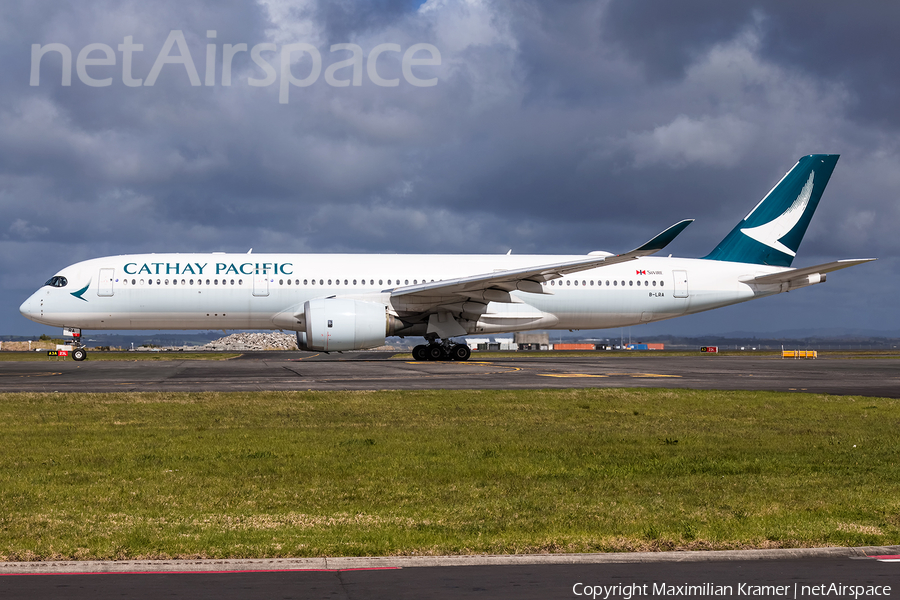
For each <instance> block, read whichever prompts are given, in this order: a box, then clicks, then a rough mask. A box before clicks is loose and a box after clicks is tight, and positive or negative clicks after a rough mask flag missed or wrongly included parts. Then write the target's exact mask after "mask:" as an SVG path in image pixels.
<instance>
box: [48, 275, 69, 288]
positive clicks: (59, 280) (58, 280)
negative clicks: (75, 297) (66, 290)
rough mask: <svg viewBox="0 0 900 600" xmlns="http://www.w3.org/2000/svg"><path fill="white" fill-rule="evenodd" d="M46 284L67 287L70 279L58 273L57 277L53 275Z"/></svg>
mask: <svg viewBox="0 0 900 600" xmlns="http://www.w3.org/2000/svg"><path fill="white" fill-rule="evenodd" d="M44 285H49V286H52V287H66V286H67V285H69V280H68V279H66V278H65V277H63V276H61V275H56V276H55V277H51V278H50V280H49V281H47V283H45V284H44Z"/></svg>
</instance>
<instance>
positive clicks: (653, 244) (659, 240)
mask: <svg viewBox="0 0 900 600" xmlns="http://www.w3.org/2000/svg"><path fill="white" fill-rule="evenodd" d="M693 222H694V220H693V219H685V220H684V221H679V222H678V223H675V224H674V225H672V226H671V227H669V228H668V229H666V230H665V231H663V232H662V233H660V234H659V235H657V236H656V237H654V238H653V239H652V240H650V241H649V242H647V243H646V244H644V245H643V246H641V247H640V248H635V249H634V250H632V251H631V252H626V253H625V254H620V255H619V256H634V257H638V256H646V255H648V254H654V253H655V252H659V251H660V250H662V249H663V248H665V247H666V246H668V245H669V243H670V242H671V241H672V240H674V239H675V237H676V236H677V235H678V234H679V233H681V232H682V231H684V228H685V227H687V226H688V225H690V224H691V223H693Z"/></svg>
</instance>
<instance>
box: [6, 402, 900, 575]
mask: <svg viewBox="0 0 900 600" xmlns="http://www.w3.org/2000/svg"><path fill="white" fill-rule="evenodd" d="M897 431H900V401H898V400H891V399H878V398H859V397H832V396H822V395H809V394H786V393H770V392H758V393H757V392H708V391H691V390H664V389H640V390H637V389H596V390H594V389H586V390H547V391H419V392H416V391H412V392H285V393H277V392H271V393H197V394H189V393H183V394H179V393H167V394H162V393H159V394H153V393H148V394H135V393H122V394H5V395H0V432H2V433H0V440H2V444H0V559H5V560H39V559H62V558H77V559H88V558H101V559H126V558H149V557H160V558H163V557H264V556H266V557H273V556H323V555H327V556H336V555H345V556H346V555H391V554H458V553H524V552H594V551H625V550H661V549H675V548H685V549H688V548H693V549H725V548H747V547H788V546H790V547H801V546H826V545H882V544H897V543H900V445H898V443H897Z"/></svg>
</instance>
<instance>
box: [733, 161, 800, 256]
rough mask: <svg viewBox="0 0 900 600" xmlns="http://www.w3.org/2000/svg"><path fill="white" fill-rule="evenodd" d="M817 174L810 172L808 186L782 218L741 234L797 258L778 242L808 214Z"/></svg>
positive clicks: (779, 217) (794, 253)
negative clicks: (807, 206)
mask: <svg viewBox="0 0 900 600" xmlns="http://www.w3.org/2000/svg"><path fill="white" fill-rule="evenodd" d="M815 174H816V172H815V171H810V173H809V179H807V180H806V185H804V186H803V189H802V190H800V195H799V196H797V199H796V200H794V202H793V204H791V205H790V206H789V207H788V208H787V210H786V211H784V212H783V213H781V215H780V216H778V217H776V218H775V219H773V220H771V221H769V222H768V223H764V224H762V225H759V226H757V227H749V228H747V229H741V233H743V234H744V235H746V236H748V237H751V238H753V239H754V240H756V241H757V242H759V243H761V244H765V245H766V246H768V247H770V248H774V249H775V250H778V251H779V252H784V253H785V254H788V255H790V256H796V255H797V253H796V252H794V251H793V250H791V249H790V248H788V247H787V246H785V245H784V244H782V243H781V242H779V241H778V240H780V239H781V238H783V237H784V236H786V235H787V234H788V233H790V231H791V229H793V228H794V227H795V226H796V225H797V223H799V222H800V218H801V217H802V216H803V213H804V212H806V205H807V204H809V199H810V197H811V196H812V191H813V177H814V176H815Z"/></svg>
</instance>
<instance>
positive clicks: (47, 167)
mask: <svg viewBox="0 0 900 600" xmlns="http://www.w3.org/2000/svg"><path fill="white" fill-rule="evenodd" d="M896 12H897V9H896V8H894V7H893V6H892V5H889V4H887V3H877V4H875V3H863V4H858V3H857V4H853V5H852V6H851V5H846V6H844V5H834V6H832V5H829V7H828V9H827V10H825V9H823V8H821V4H820V3H815V2H797V3H779V2H774V1H772V2H755V3H749V4H748V3H710V2H695V1H692V0H688V1H686V2H679V3H670V2H647V1H644V0H637V1H628V2H626V1H619V0H615V1H612V2H564V3H560V2H554V3H548V2H525V1H523V2H515V3H500V2H490V1H480V0H468V1H458V2H453V1H449V0H447V1H444V0H430V1H429V2H426V3H424V4H423V3H420V2H411V1H406V0H396V1H392V0H377V1H373V2H344V1H341V2H317V1H315V0H307V1H292V0H266V1H260V2H238V1H234V2H227V3H223V2H218V1H216V2H213V1H210V2H192V3H183V2H157V3H153V4H152V5H148V4H147V3H140V2H124V3H123V2H111V1H109V2H107V1H102V0H91V1H88V2H82V3H77V4H72V3H61V2H55V1H45V2H40V1H38V2H29V3H7V4H4V5H2V6H0V33H2V36H0V59H2V61H3V62H2V64H3V71H2V73H3V77H4V85H3V86H2V87H0V219H2V220H0V224H2V226H0V250H2V252H0V283H2V285H3V286H4V287H6V288H17V289H22V290H23V294H24V293H25V292H27V291H30V288H33V287H36V286H37V285H39V283H40V282H41V281H44V280H45V279H46V278H47V277H48V276H49V275H50V274H52V272H53V271H54V270H56V269H58V268H61V267H63V266H65V265H66V264H69V263H71V262H74V261H76V260H80V259H84V258H90V257H94V256H99V255H105V254H120V253H131V252H160V251H181V252H187V251H210V250H228V251H242V252H245V251H246V250H247V249H248V248H250V247H253V248H254V251H255V252H261V251H352V252H505V251H506V250H508V249H510V248H512V249H513V251H514V252H515V253H530V252H534V253H542V252H544V253H549V252H559V253H567V252H568V253H585V252H588V251H591V250H610V251H616V252H620V251H624V250H628V249H630V248H632V247H634V246H635V245H637V244H640V243H641V242H643V241H645V240H646V239H648V238H649V237H650V236H652V235H653V234H655V233H657V232H659V231H660V230H662V229H663V228H664V227H666V226H668V225H670V224H671V223H673V222H675V221H677V220H679V219H682V218H686V217H694V218H697V219H698V221H697V222H696V223H695V224H694V225H693V226H692V227H691V228H690V229H688V230H687V231H686V232H685V233H684V234H683V235H682V236H681V237H680V238H679V239H677V240H676V241H675V242H674V243H673V244H672V247H671V250H672V252H674V253H676V254H680V255H687V256H702V255H704V254H706V253H708V252H709V251H710V250H711V249H712V247H714V246H715V244H716V243H717V242H718V241H719V240H720V239H721V238H722V237H724V235H725V234H726V233H727V232H728V231H729V230H730V229H731V228H732V227H733V226H734V224H735V223H736V222H737V221H738V220H740V219H741V218H742V217H743V216H744V215H746V213H747V212H748V211H749V210H750V209H751V208H752V207H753V205H754V204H755V203H756V202H757V201H758V200H759V198H761V197H762V196H763V195H764V194H765V193H766V192H767V191H768V190H769V188H770V187H771V186H772V185H773V184H774V183H775V182H776V181H777V180H778V179H779V178H780V177H781V175H783V174H784V172H785V171H786V170H787V169H788V168H790V166H791V165H792V164H793V162H794V161H795V160H796V159H797V158H799V156H801V155H803V154H808V153H812V152H837V153H841V154H842V159H841V161H840V162H839V163H838V167H837V169H836V171H835V174H834V177H833V178H832V182H831V184H830V185H829V188H828V191H827V192H826V195H825V197H824V198H823V201H822V204H821V207H820V209H819V213H818V214H817V215H816V218H815V219H813V222H812V225H811V227H810V230H809V233H808V235H807V239H806V241H805V242H804V245H803V247H802V248H801V257H802V259H803V260H804V261H807V262H805V263H804V264H812V263H813V262H814V261H816V260H819V259H821V260H822V261H824V260H831V259H833V258H841V257H845V256H860V255H876V256H881V257H884V258H887V259H888V260H886V261H882V262H881V263H877V264H878V265H879V267H878V268H881V269H884V271H883V273H889V272H891V269H893V268H894V267H892V266H890V264H892V263H889V262H888V261H889V260H892V259H891V257H895V256H896V255H897V254H898V253H900V240H898V239H897V237H896V236H895V235H894V232H895V231H896V228H897V226H898V225H900V209H898V206H900V203H898V202H897V191H898V190H900V178H898V176H897V175H896V173H897V172H898V170H897V168H896V164H897V159H898V148H897V144H896V142H895V140H896V133H897V132H896V131H895V129H894V128H895V122H896V117H895V113H896V111H894V110H892V109H891V107H890V104H891V102H894V101H895V100H896V86H898V85H900V76H898V74H897V73H896V69H897V67H896V65H895V63H894V61H892V57H893V56H895V55H896V54H897V53H896V50H897V44H898V42H895V41H894V36H893V35H892V32H890V30H889V28H890V24H891V23H893V22H896V16H897V15H896V14H895V13H896ZM173 30H180V31H182V32H183V34H184V38H185V42H186V44H187V46H188V47H189V49H190V53H191V56H192V60H193V62H194V64H195V67H196V69H197V71H198V75H199V78H200V79H201V80H204V78H205V53H206V44H207V43H210V42H212V43H215V44H216V52H217V54H216V57H217V62H216V74H217V75H216V77H217V78H216V80H215V85H213V86H205V85H200V86H192V85H191V83H190V80H189V76H188V72H187V70H186V68H185V67H184V66H183V65H179V64H170V65H166V66H165V67H164V68H163V69H162V71H161V73H160V75H159V78H158V79H157V81H156V82H155V84H154V85H153V86H152V87H146V86H143V87H128V86H126V85H125V84H124V83H123V75H122V63H121V56H122V55H121V53H117V63H116V65H115V66H114V67H104V66H96V67H92V69H94V70H93V71H91V72H92V73H95V75H94V76H95V77H104V76H110V77H112V78H113V83H112V85H110V86H109V87H102V88H95V87H89V86H87V85H85V84H83V83H82V82H81V81H80V80H79V79H78V77H77V75H76V74H75V72H74V71H75V69H74V67H73V82H72V85H71V86H61V85H60V82H61V71H60V69H61V63H60V60H59V58H58V56H56V55H50V54H48V55H47V56H46V57H45V62H44V63H42V68H41V73H40V74H41V81H40V85H39V86H31V85H29V75H30V56H31V45H32V44H35V43H37V44H49V43H62V44H66V45H67V46H68V47H70V48H71V50H72V53H73V59H74V57H75V56H77V54H78V52H79V51H80V49H81V48H83V47H84V46H86V45H87V44H90V43H103V44H107V45H109V46H110V47H111V48H113V49H114V50H116V51H117V48H118V45H119V44H122V43H123V40H124V38H125V36H133V41H134V43H140V44H143V46H144V50H143V51H142V52H139V53H135V56H134V65H133V72H134V76H135V77H138V78H144V79H146V78H147V77H148V74H149V72H150V70H151V67H152V66H153V65H154V62H155V60H156V58H157V54H158V53H159V52H160V50H161V48H162V46H163V44H164V43H165V41H166V40H167V38H168V36H169V35H170V32H172V31H173ZM210 30H214V31H215V32H216V37H215V38H209V37H207V31H210ZM293 42H306V43H309V44H312V45H313V46H315V47H316V48H317V49H318V51H319V52H320V54H321V57H322V62H323V66H322V75H321V76H320V77H319V79H318V80H317V81H316V83H314V84H313V85H310V86H309V87H304V88H300V87H291V88H290V89H289V90H288V91H289V102H287V103H280V102H279V85H278V83H276V84H274V85H271V86H263V87H254V86H251V85H249V84H248V80H249V78H261V77H264V73H263V71H262V70H261V69H260V68H259V67H258V66H257V65H256V64H255V63H254V62H253V61H252V60H251V58H250V56H249V52H243V53H240V54H237V55H235V58H234V61H233V73H232V75H233V82H232V85H231V86H225V85H223V83H222V81H221V73H222V57H223V46H224V44H242V43H244V44H247V45H248V49H249V48H251V47H253V46H254V45H256V44H260V43H271V44H275V45H276V47H278V48H280V47H281V46H282V45H284V44H287V43H293ZM421 42H424V43H429V44H433V45H434V46H436V47H437V48H438V49H439V50H440V53H441V65H440V66H439V67H418V69H420V70H419V71H417V72H418V73H421V75H422V76H423V77H432V76H436V77H438V80H439V82H438V85H436V86H434V87H415V86H412V85H409V84H408V83H406V82H405V80H402V77H403V74H402V69H401V56H402V54H397V53H392V52H387V53H385V54H383V55H382V57H381V58H380V59H379V62H378V71H379V73H380V74H381V76H382V77H386V78H393V77H398V78H401V85H398V86H397V87H379V86H376V85H374V84H373V83H372V81H371V80H370V79H369V75H368V71H367V70H366V68H365V66H364V68H363V78H364V81H363V85H362V86H359V87H355V86H348V87H340V88H339V87H333V86H331V85H329V84H327V83H325V81H324V77H325V75H324V72H325V69H326V68H327V67H328V65H329V64H331V63H333V62H335V61H337V60H342V59H344V58H347V57H348V56H349V54H348V53H347V52H346V51H342V52H339V53H331V52H330V47H331V45H332V44H340V43H352V44H357V45H359V46H360V48H361V49H362V50H363V53H364V54H365V55H368V53H369V52H370V51H371V50H372V49H373V48H374V47H376V46H377V45H379V44H384V43H391V44H398V45H399V46H400V47H401V49H403V50H405V49H406V48H409V47H410V46H411V45H412V44H415V43H421ZM174 54H177V52H172V55H174ZM265 56H266V58H267V60H268V62H269V63H270V64H271V65H273V67H274V68H275V69H276V70H277V69H278V68H279V53H278V52H277V51H276V52H274V53H269V54H266V55H265ZM310 68H311V62H310V61H309V59H308V57H305V58H303V59H299V60H297V61H296V62H295V63H294V64H293V65H292V73H294V76H295V77H301V76H303V74H304V73H308V72H310ZM342 77H345V78H346V77H349V70H347V71H345V72H343V73H342ZM894 103H895V104H896V102H894ZM798 260H799V259H798ZM881 265H886V266H884V267H882V266H881ZM863 268H869V267H860V270H861V269H863ZM847 277H848V280H851V281H856V280H854V279H849V278H851V277H856V276H855V275H853V276H847ZM835 279H838V280H839V279H840V277H839V276H836V277H835ZM878 281H879V282H880V283H878V286H882V287H881V288H878V289H871V288H870V289H871V291H872V293H875V294H883V298H885V300H884V304H885V306H887V302H888V301H887V298H889V297H891V293H890V292H892V291H896V290H893V288H890V289H888V288H889V284H888V283H884V282H886V281H889V279H888V278H887V277H882V278H880V279H878ZM823 287H825V286H823ZM876 287H877V286H876ZM817 289H818V288H817ZM828 293H830V294H831V293H834V294H836V293H837V292H834V291H832V292H828ZM880 297H881V296H880ZM835 298H837V299H839V300H840V301H845V302H846V301H848V300H847V298H846V297H840V298H838V297H837V296H835ZM859 302H861V301H859ZM867 302H871V301H867ZM856 309H858V310H857V312H861V309H859V306H856ZM867 310H868V309H867ZM10 311H12V312H13V316H11V317H9V318H18V317H17V316H15V315H14V307H13V308H10V309H9V310H7V311H6V312H10ZM866 314H868V313H866ZM4 318H7V317H4ZM894 328H900V324H896V325H894Z"/></svg>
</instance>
